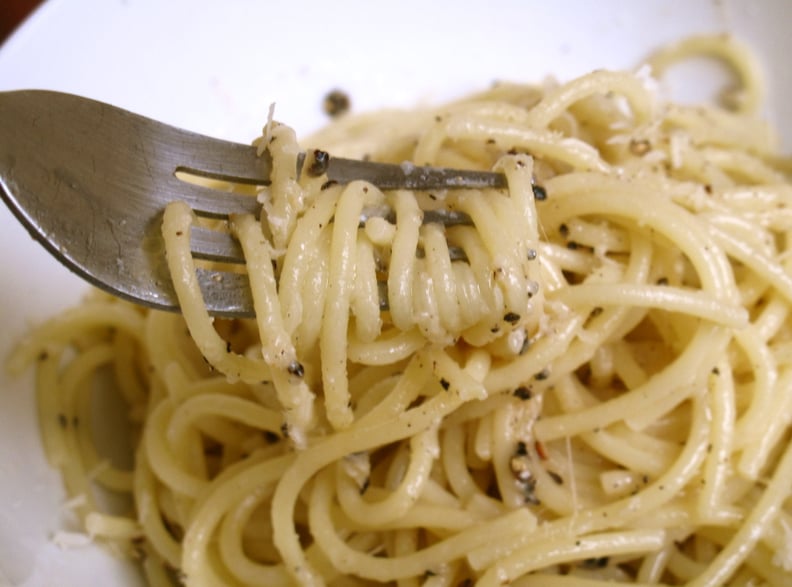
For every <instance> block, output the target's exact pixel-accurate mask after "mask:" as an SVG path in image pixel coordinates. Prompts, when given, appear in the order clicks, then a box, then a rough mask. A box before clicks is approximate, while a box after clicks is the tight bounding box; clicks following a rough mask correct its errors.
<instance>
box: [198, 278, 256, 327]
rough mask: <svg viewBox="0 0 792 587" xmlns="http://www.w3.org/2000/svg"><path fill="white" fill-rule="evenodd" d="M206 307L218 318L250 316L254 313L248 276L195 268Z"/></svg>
mask: <svg viewBox="0 0 792 587" xmlns="http://www.w3.org/2000/svg"><path fill="white" fill-rule="evenodd" d="M196 274H197V277H198V285H199V286H200V288H201V292H202V293H203V297H204V303H205V304H206V309H207V311H208V312H209V314H211V315H212V316H218V317H220V318H250V317H252V316H253V315H254V312H253V298H252V296H251V294H250V281H249V280H248V276H247V275H244V274H241V273H229V272H227V271H213V270H210V269H202V268H199V269H197V270H196Z"/></svg>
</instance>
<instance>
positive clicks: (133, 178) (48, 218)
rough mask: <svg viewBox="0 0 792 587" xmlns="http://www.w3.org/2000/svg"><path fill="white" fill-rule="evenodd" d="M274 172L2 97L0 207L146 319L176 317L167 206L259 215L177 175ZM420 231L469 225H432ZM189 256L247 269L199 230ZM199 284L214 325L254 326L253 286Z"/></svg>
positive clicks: (204, 140)
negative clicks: (242, 321) (221, 321)
mask: <svg viewBox="0 0 792 587" xmlns="http://www.w3.org/2000/svg"><path fill="white" fill-rule="evenodd" d="M312 159H315V157H314V158H312ZM304 160H305V157H302V158H301V160H300V165H299V167H301V166H302V164H303V162H304ZM320 160H321V161H323V162H324V163H325V165H324V166H322V169H321V170H320V171H323V172H325V173H326V174H327V177H328V181H334V182H337V183H339V184H346V183H349V182H350V181H353V180H356V179H364V180H367V181H369V182H371V183H373V184H374V185H377V186H378V187H380V188H382V189H396V188H407V189H415V190H437V189H450V188H468V187H470V188H474V187H495V188H499V187H504V186H505V178H504V177H503V176H502V175H501V174H497V173H489V172H478V171H460V170H453V169H440V168H430V167H416V166H412V165H392V164H382V163H372V162H367V161H357V160H351V159H341V158H335V157H329V159H323V158H322V157H320ZM270 168H271V159H270V157H269V155H268V153H267V152H264V154H263V155H262V156H260V157H259V156H257V153H256V148H255V147H253V146H250V145H242V144H237V143H232V142H227V141H222V140H218V139H214V138H210V137H207V136H202V135H199V134H195V133H192V132H189V131H186V130H183V129H179V128H175V127H173V126H169V125H165V124H162V123H160V122H156V121H154V120H151V119H148V118H145V117H143V116H140V115H137V114H133V113H131V112H128V111H126V110H122V109H119V108H116V107H114V106H110V105H109V104H105V103H102V102H97V101H94V100H89V99H86V98H82V97H79V96H74V95H70V94H63V93H57V92H50V91H42V90H22V91H14V92H0V196H2V198H3V200H4V201H5V203H6V204H7V205H8V207H9V208H10V209H11V211H12V212H13V213H14V214H15V216H16V217H17V218H18V219H19V221H20V222H21V223H22V224H23V225H24V226H25V227H26V228H27V230H28V231H29V232H30V234H31V235H32V236H33V238H34V239H36V240H37V241H38V242H39V243H41V244H42V245H43V246H44V247H45V248H46V249H47V250H48V251H49V252H50V253H51V254H52V255H53V256H54V257H55V258H56V259H58V260H59V261H60V262H61V263H63V264H64V265H66V267H68V268H69V269H71V270H72V271H74V272H75V273H77V274H78V275H80V276H81V277H83V278H84V279H86V280H87V281H89V282H90V283H92V284H94V285H96V286H98V287H100V288H102V289H104V290H106V291H109V292H111V293H113V294H115V295H118V296H120V297H122V298H125V299H128V300H131V301H133V302H136V303H138V304H142V305H144V306H148V307H151V308H156V309H160V310H170V311H178V307H179V304H178V300H177V298H176V294H175V292H174V290H173V285H172V282H171V279H170V275H169V273H168V271H167V266H166V263H165V255H164V243H163V241H162V237H161V234H160V225H161V221H162V212H163V210H164V208H165V206H166V205H167V204H168V202H171V201H174V200H182V201H185V202H187V203H188V204H189V205H190V206H191V207H192V208H193V209H194V210H195V212H196V214H197V215H199V216H205V217H213V218H221V219H222V218H227V217H228V215H229V214H231V213H240V212H250V213H253V214H255V215H257V216H258V215H259V214H260V213H261V205H260V204H259V202H258V201H257V200H256V198H255V197H250V196H245V195H241V194H232V193H228V192H223V191H218V190H214V189H210V188H207V187H203V186H200V185H195V184H193V183H187V182H185V181H182V180H180V179H179V178H177V176H176V173H177V172H186V173H189V174H192V175H197V176H202V177H208V178H215V179H220V180H226V181H230V182H235V183H242V184H254V185H267V184H268V182H269V175H270ZM297 171H298V173H299V172H301V171H302V170H301V169H298V170H297ZM424 221H425V222H443V223H446V224H450V223H459V222H465V221H466V219H465V218H464V217H461V216H459V215H453V214H451V215H448V214H446V215H444V214H439V215H434V216H432V215H430V214H427V215H426V217H425V218H424ZM191 249H192V252H193V255H194V256H195V257H196V258H202V259H211V260H215V261H222V262H230V263H238V262H242V260H243V259H242V253H241V249H240V247H239V246H238V243H237V242H236V241H235V240H234V239H233V238H232V237H231V236H230V235H229V234H228V233H225V232H222V231H213V230H209V229H206V228H202V227H199V226H196V227H195V228H194V230H193V236H192V239H191ZM197 277H198V281H199V283H200V286H201V290H202V291H203V295H204V299H205V301H206V305H207V308H208V310H209V312H210V313H211V314H213V315H215V316H223V317H245V316H251V315H252V313H253V304H252V299H251V296H250V292H249V287H248V280H247V276H246V275H244V274H240V273H236V272H227V271H222V270H217V271H214V270H207V269H199V270H198V275H197Z"/></svg>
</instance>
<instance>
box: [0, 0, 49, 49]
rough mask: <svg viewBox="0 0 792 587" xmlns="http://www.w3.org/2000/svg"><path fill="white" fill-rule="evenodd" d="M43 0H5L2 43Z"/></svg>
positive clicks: (1, 18)
mask: <svg viewBox="0 0 792 587" xmlns="http://www.w3.org/2000/svg"><path fill="white" fill-rule="evenodd" d="M41 2H42V0H3V6H2V7H1V8H0V43H2V42H3V41H5V40H6V39H7V38H8V36H9V35H10V34H11V33H12V32H13V31H14V29H15V28H16V27H17V25H18V24H19V23H20V22H22V21H23V20H24V18H25V17H26V16H27V15H28V14H29V13H30V12H31V11H32V10H33V9H34V8H35V7H36V6H38V5H39V4H41Z"/></svg>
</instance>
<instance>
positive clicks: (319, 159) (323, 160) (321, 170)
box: [305, 149, 330, 177]
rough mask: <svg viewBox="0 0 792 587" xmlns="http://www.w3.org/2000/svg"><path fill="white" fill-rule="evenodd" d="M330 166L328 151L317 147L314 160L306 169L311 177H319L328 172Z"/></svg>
mask: <svg viewBox="0 0 792 587" xmlns="http://www.w3.org/2000/svg"><path fill="white" fill-rule="evenodd" d="M329 166H330V155H329V153H327V151H322V150H321V149H315V150H314V152H313V161H312V162H311V164H310V165H309V166H308V169H306V170H305V173H307V174H308V176H309V177H319V176H320V175H324V174H325V173H327V168H328V167H329Z"/></svg>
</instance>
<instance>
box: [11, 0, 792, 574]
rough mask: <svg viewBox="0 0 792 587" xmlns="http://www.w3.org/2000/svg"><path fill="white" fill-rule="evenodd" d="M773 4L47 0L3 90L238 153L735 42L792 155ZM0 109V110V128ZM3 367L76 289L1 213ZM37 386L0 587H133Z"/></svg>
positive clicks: (20, 391) (779, 3) (785, 44)
mask: <svg viewBox="0 0 792 587" xmlns="http://www.w3.org/2000/svg"><path fill="white" fill-rule="evenodd" d="M787 8H788V4H787V2H785V0H773V1H771V0H764V1H763V2H761V3H759V2H753V1H751V0H745V1H737V0H731V1H729V0H721V1H714V0H700V1H693V0H672V1H668V0H651V1H649V0H644V1H642V2H634V1H631V0H599V1H597V2H582V1H580V2H577V1H574V0H568V1H557V0H556V1H553V2H548V1H546V0H537V1H525V0H522V1H521V0H488V2H486V3H485V2H476V3H474V2H460V1H459V0H442V1H437V2H433V3H430V2H427V1H426V0H401V1H400V2H390V3H387V4H385V3H377V2H368V1H365V0H355V1H350V0H336V1H335V2H328V1H313V0H302V1H301V2H293V3H289V2H252V1H243V0H228V1H227V2H222V3H221V2H217V1H211V0H205V1H198V0H172V1H168V2H161V1H160V0H136V1H134V2H133V1H126V2H108V1H106V0H69V1H66V0H51V1H50V2H47V3H45V4H44V5H43V6H42V7H41V8H40V9H39V10H38V11H37V12H36V13H35V14H34V15H33V16H32V18H30V19H29V20H28V21H27V22H26V23H25V24H24V25H23V26H22V27H21V29H20V30H19V31H18V32H17V33H16V34H15V35H14V36H13V37H12V38H11V39H10V40H9V41H8V42H7V43H6V44H5V45H4V46H3V47H2V49H0V90H10V89H20V88H33V87H35V88H49V89H56V90H61V91H68V92H73V93H77V94H82V95H86V96H90V97H92V98H96V99H99V100H104V101H107V102H111V103H114V104H117V105H119V106H123V107H126V108H128V109H131V110H134V111H137V112H140V113H142V114H146V115H148V116H152V117H154V118H158V119H160V120H163V121H166V122H170V123H172V124H176V125H179V126H183V127H185V128H189V129H192V130H195V131H199V132H203V133H206V134H210V135H215V136H220V137H224V138H228V139H233V140H237V141H242V142H247V141H249V140H250V139H252V138H253V137H254V136H256V135H257V133H258V132H259V129H260V127H261V126H262V124H263V122H264V121H265V120H266V116H267V110H268V107H269V105H270V103H272V102H275V103H276V105H277V106H276V113H277V118H278V119H279V120H282V121H284V122H287V123H289V124H291V125H293V126H295V127H296V128H297V130H298V132H300V133H301V134H304V133H306V132H308V131H310V130H313V129H316V128H317V127H319V126H321V125H322V124H323V122H324V121H325V115H324V114H323V112H322V108H321V102H322V98H323V96H324V95H325V93H326V92H327V91H329V90H331V89H333V88H342V89H343V90H345V91H347V92H348V93H349V94H350V96H351V97H352V100H353V105H354V106H353V107H354V109H355V110H356V111H362V110H370V109H373V108H377V107H381V106H412V105H415V104H417V103H419V102H439V101H441V100H443V99H445V98H450V97H454V96H459V95H461V94H464V93H465V92H467V91H471V90H474V89H478V88H482V87H485V86H487V85H489V84H490V83H491V82H492V81H493V80H498V79H500V80H520V81H541V80H542V79H543V78H545V77H546V76H547V75H554V76H556V77H558V78H560V79H569V78H570V77H572V76H575V75H579V74H582V73H585V72H587V71H589V70H592V69H595V68H602V67H605V68H629V67H632V66H633V65H635V64H636V63H637V62H638V61H639V60H640V59H641V58H642V57H643V56H644V55H646V54H647V52H648V51H649V50H651V49H653V48H656V47H657V46H659V45H661V44H663V43H667V42H670V41H674V40H677V39H680V38H682V37H684V36H686V35H691V34H694V33H702V32H721V31H727V32H732V33H735V34H736V35H737V36H738V37H739V38H742V39H744V40H745V41H747V42H748V43H749V44H750V45H751V46H752V47H753V48H754V49H755V51H756V52H757V54H758V56H759V58H760V60H761V61H762V62H763V64H764V65H765V67H766V77H767V80H768V90H769V101H768V115H769V116H770V117H771V119H772V120H774V121H775V122H776V124H777V125H778V127H779V128H780V130H781V132H782V135H783V136H784V137H785V139H786V141H785V144H786V145H790V144H792V100H789V99H786V100H784V99H783V98H784V97H785V96H786V97H787V98H788V97H789V96H792V70H790V68H789V67H788V66H786V62H787V59H788V56H789V55H790V54H792V36H791V35H789V34H788V18H787V12H786V9H787ZM1 115H2V113H1V112H0V116H1ZM0 259H1V260H0V266H2V268H3V271H2V276H3V283H2V285H1V286H0V327H1V328H2V333H3V336H2V339H0V356H3V357H5V356H6V355H7V353H8V352H9V350H10V349H11V347H12V346H13V345H14V344H15V342H16V341H18V340H19V338H20V337H21V336H22V334H23V333H24V332H25V331H26V329H27V328H28V327H29V325H30V324H31V323H35V322H38V321H40V320H42V319H44V318H45V317H47V316H50V315H52V314H54V313H55V312H57V311H58V310H59V309H61V308H64V307H67V306H69V305H72V304H74V303H76V302H77V301H78V299H79V297H80V295H81V293H82V292H84V291H85V290H86V289H87V288H86V286H85V285H84V284H83V283H82V282H81V281H80V280H79V279H77V278H76V277H74V276H72V275H71V274H70V273H69V272H68V271H67V270H65V269H64V268H62V267H61V266H60V265H59V264H58V263H57V262H56V261H54V260H53V259H52V258H50V257H49V256H48V254H47V253H45V252H44V250H43V249H42V248H41V247H40V246H38V245H37V244H35V243H34V242H33V241H32V240H31V239H30V238H29V237H28V235H27V234H26V232H25V231H24V230H23V229H22V228H21V227H20V226H19V225H18V224H17V222H16V221H15V220H14V218H13V217H12V216H11V214H10V213H9V212H8V210H7V209H5V207H3V206H0ZM32 392H33V382H32V374H28V375H26V376H24V377H22V378H18V379H10V378H8V377H7V376H6V375H5V374H0V585H6V584H8V585H15V586H16V585H25V586H39V585H41V586H45V585H61V586H66V587H68V586H72V585H74V586H76V585H114V586H124V585H138V584H140V583H141V579H140V576H139V574H138V573H137V572H136V571H135V569H134V566H133V565H131V564H130V563H128V562H127V561H123V560H119V559H117V558H114V557H113V556H111V555H110V554H109V553H108V552H107V551H106V550H104V549H103V548H100V547H97V546H95V545H90V546H84V547H79V548H72V549H65V550H64V549H61V548H59V547H58V546H56V545H55V544H54V543H53V541H52V536H53V534H54V533H55V532H56V531H58V530H69V529H72V530H73V529H75V528H74V526H73V523H74V522H73V520H70V519H69V516H68V515H67V512H65V511H64V508H63V503H64V500H65V494H64V491H63V489H62V487H61V484H60V478H59V476H58V474H57V473H56V472H54V471H53V470H51V469H50V468H49V467H48V466H47V464H46V462H45V460H44V457H43V454H42V450H41V444H40V442H39V436H38V430H37V424H36V417H35V405H34V400H33V393H32Z"/></svg>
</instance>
